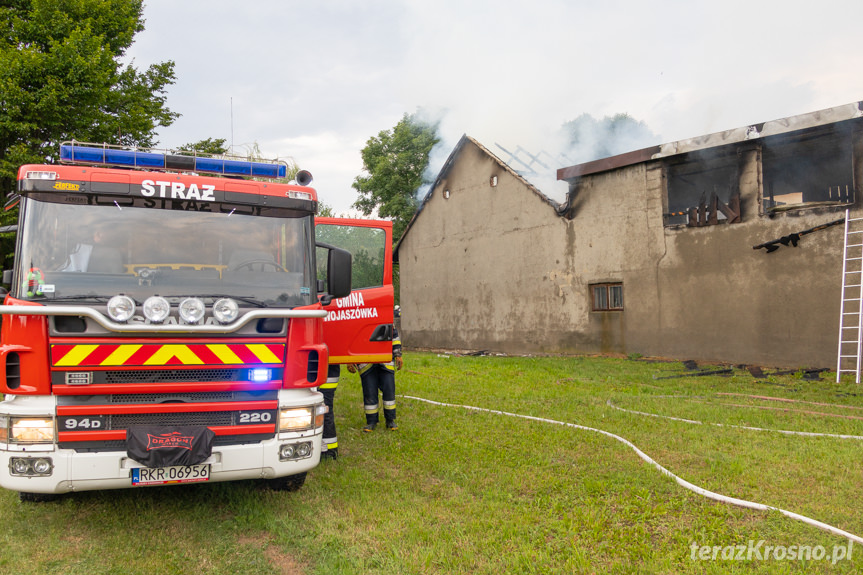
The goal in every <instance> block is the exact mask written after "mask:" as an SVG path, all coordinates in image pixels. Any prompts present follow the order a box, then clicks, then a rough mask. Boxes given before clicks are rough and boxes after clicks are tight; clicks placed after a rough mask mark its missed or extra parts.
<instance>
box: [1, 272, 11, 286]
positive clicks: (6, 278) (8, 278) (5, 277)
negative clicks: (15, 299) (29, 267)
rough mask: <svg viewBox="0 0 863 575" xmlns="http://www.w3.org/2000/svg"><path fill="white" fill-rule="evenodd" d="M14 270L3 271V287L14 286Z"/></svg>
mask: <svg viewBox="0 0 863 575" xmlns="http://www.w3.org/2000/svg"><path fill="white" fill-rule="evenodd" d="M12 273H13V271H12V270H3V282H2V283H3V285H4V286H8V285H12Z"/></svg>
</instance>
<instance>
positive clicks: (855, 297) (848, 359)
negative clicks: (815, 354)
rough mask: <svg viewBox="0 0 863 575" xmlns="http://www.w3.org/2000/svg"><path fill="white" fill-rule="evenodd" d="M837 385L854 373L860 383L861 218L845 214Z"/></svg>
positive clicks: (862, 338)
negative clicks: (844, 377) (845, 375)
mask: <svg viewBox="0 0 863 575" xmlns="http://www.w3.org/2000/svg"><path fill="white" fill-rule="evenodd" d="M837 355H838V357H837V358H836V383H839V380H840V378H841V377H842V374H843V373H853V374H854V380H855V382H856V383H860V359H861V355H863V218H852V217H851V211H850V210H845V247H844V249H843V250H842V304H841V306H840V308H839V353H838V354H837Z"/></svg>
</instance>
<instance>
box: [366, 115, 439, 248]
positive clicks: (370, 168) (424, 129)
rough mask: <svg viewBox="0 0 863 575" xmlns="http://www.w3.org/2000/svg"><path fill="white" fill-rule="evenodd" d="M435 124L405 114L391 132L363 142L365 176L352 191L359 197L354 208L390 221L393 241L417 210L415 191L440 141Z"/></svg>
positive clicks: (384, 132) (421, 183) (425, 180)
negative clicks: (431, 154)
mask: <svg viewBox="0 0 863 575" xmlns="http://www.w3.org/2000/svg"><path fill="white" fill-rule="evenodd" d="M437 131H438V122H433V123H429V122H426V121H424V120H422V119H421V118H420V117H419V115H418V114H410V115H408V114H405V115H404V116H403V117H402V119H401V120H400V121H399V123H398V124H396V126H395V127H394V128H393V129H392V130H384V131H382V132H380V133H379V134H378V135H377V137H372V138H370V139H369V141H368V142H366V147H365V148H363V150H362V152H361V155H362V158H363V170H364V171H365V174H366V175H360V176H357V177H356V178H355V179H354V183H353V184H352V187H353V188H354V189H355V190H356V191H357V193H358V194H359V197H358V198H357V200H356V201H355V202H354V207H355V208H356V209H358V210H359V211H361V212H362V213H363V214H365V215H367V216H370V215H372V214H373V213H377V216H378V217H381V218H389V219H392V221H393V239H394V240H398V239H399V238H400V237H401V235H402V233H403V232H404V231H405V228H407V225H408V223H409V222H410V220H411V218H412V217H413V215H414V213H415V212H416V210H417V205H418V201H417V198H416V193H417V190H418V189H419V188H420V187H421V186H422V185H423V184H426V183H430V182H429V180H428V179H427V178H424V175H425V171H426V168H427V167H428V164H429V153H430V152H431V150H432V148H433V147H434V146H435V144H437V143H438V142H439V141H440V138H439V137H438V134H437Z"/></svg>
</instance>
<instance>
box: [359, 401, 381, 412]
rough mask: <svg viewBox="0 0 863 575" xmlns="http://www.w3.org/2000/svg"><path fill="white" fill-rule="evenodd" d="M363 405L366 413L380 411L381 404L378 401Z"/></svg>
mask: <svg viewBox="0 0 863 575" xmlns="http://www.w3.org/2000/svg"><path fill="white" fill-rule="evenodd" d="M363 407H364V408H365V410H366V413H377V412H378V408H379V407H380V406H379V405H378V404H377V403H376V404H374V405H364V406H363Z"/></svg>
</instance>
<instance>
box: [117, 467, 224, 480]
mask: <svg viewBox="0 0 863 575" xmlns="http://www.w3.org/2000/svg"><path fill="white" fill-rule="evenodd" d="M209 479H210V466H209V465H203V464H202V465H177V466H174V467H157V468H150V467H136V468H134V469H132V485H165V484H168V483H196V482H198V481H209Z"/></svg>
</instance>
